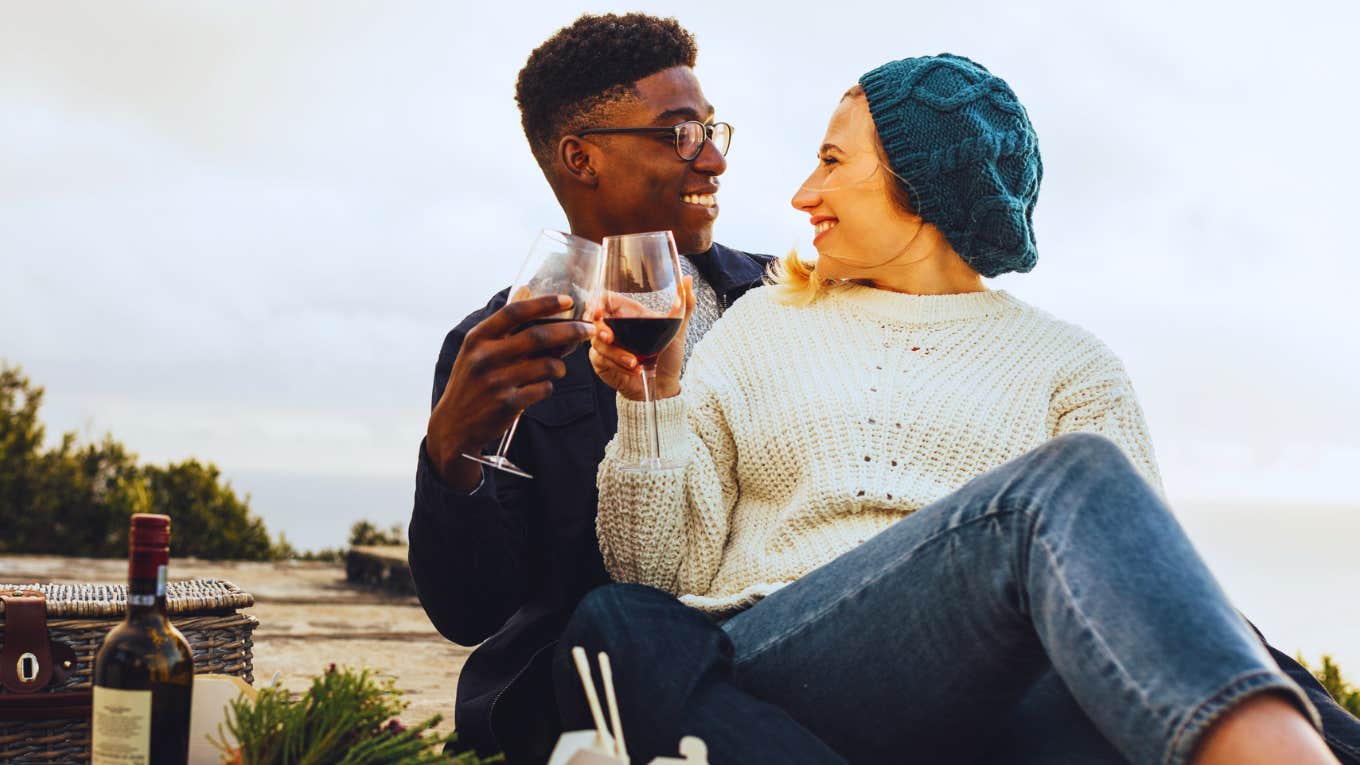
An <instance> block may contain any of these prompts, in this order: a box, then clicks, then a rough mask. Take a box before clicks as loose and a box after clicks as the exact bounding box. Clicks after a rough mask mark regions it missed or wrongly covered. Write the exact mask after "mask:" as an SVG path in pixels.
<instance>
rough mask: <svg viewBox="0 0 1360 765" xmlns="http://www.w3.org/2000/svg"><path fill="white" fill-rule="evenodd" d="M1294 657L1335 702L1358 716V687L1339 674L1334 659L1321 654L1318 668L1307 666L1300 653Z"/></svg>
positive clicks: (1359, 701) (1359, 696) (1359, 697)
mask: <svg viewBox="0 0 1360 765" xmlns="http://www.w3.org/2000/svg"><path fill="white" fill-rule="evenodd" d="M1295 658H1296V659H1298V662H1299V663H1300V664H1302V665H1303V668H1304V669H1306V670H1308V671H1309V672H1312V673H1313V677H1316V678H1317V679H1318V682H1319V683H1322V687H1323V688H1326V689H1327V692H1328V693H1330V694H1331V695H1332V698H1334V699H1336V703H1338V704H1340V705H1341V706H1342V708H1343V709H1345V710H1346V711H1347V712H1350V713H1351V714H1353V715H1355V716H1356V717H1360V689H1357V688H1356V687H1355V686H1353V685H1351V684H1350V683H1349V682H1347V681H1346V679H1345V678H1343V677H1342V676H1341V667H1339V666H1337V663H1336V662H1335V661H1332V657H1331V656H1328V655H1327V654H1323V655H1322V666H1321V667H1320V668H1319V669H1313V668H1312V667H1310V666H1308V662H1306V661H1304V660H1303V655H1302V654H1300V655H1298V656H1296V657H1295Z"/></svg>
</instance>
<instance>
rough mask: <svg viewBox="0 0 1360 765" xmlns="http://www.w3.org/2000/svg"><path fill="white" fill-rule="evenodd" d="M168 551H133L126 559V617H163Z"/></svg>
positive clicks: (168, 561) (164, 611)
mask: <svg viewBox="0 0 1360 765" xmlns="http://www.w3.org/2000/svg"><path fill="white" fill-rule="evenodd" d="M169 559H170V555H169V551H168V550H167V551H160V550H157V551H145V550H134V551H133V553H132V555H131V556H130V557H129V558H128V589H127V593H128V617H129V618H132V617H134V616H136V617H142V616H147V615H160V616H165V613H166V603H165V580H166V570H167V567H168V565H169V563H170V560H169Z"/></svg>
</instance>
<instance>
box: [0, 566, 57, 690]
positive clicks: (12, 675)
mask: <svg viewBox="0 0 1360 765" xmlns="http://www.w3.org/2000/svg"><path fill="white" fill-rule="evenodd" d="M0 601H4V604H5V632H4V636H3V637H4V641H5V643H4V647H3V648H0V685H3V686H4V689H5V690H6V691H9V692H10V693H20V694H29V693H36V692H38V691H40V690H42V689H43V688H46V687H47V683H48V682H49V681H50V680H51V679H52V674H53V670H54V664H53V661H52V642H51V639H50V638H49V637H48V636H47V596H46V595H44V594H43V593H41V592H38V591H37V590H9V591H6V592H0ZM63 674H64V673H63Z"/></svg>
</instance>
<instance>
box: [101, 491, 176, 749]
mask: <svg viewBox="0 0 1360 765" xmlns="http://www.w3.org/2000/svg"><path fill="white" fill-rule="evenodd" d="M169 564H170V517H169V516H167V515H151V514H147V513H138V514H136V515H134V516H132V529H131V531H130V532H129V534H128V606H127V619H125V620H123V623H122V624H119V625H118V626H117V627H114V628H113V629H112V630H111V631H110V632H109V634H108V635H106V636H105V637H104V645H103V646H102V647H101V648H100V649H99V653H98V654H97V655H96V656H95V660H94V710H93V718H92V720H91V726H90V728H91V734H92V736H91V747H90V752H91V760H90V763H91V765H184V763H186V762H188V759H189V703H190V698H191V694H192V690H193V682H194V658H193V653H192V652H190V650H189V642H188V641H187V640H185V639H184V636H183V635H181V634H180V632H179V630H177V629H175V627H174V625H172V624H170V619H169V617H168V616H167V615H166V607H165V577H166V568H167V567H168V566H169Z"/></svg>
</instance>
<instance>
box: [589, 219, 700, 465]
mask: <svg viewBox="0 0 1360 765" xmlns="http://www.w3.org/2000/svg"><path fill="white" fill-rule="evenodd" d="M601 247H602V249H603V259H604V265H603V273H602V274H601V277H600V280H599V297H598V298H597V300H596V301H594V302H595V303H596V305H597V307H598V310H599V311H600V313H601V315H602V317H603V319H604V323H605V326H607V327H609V329H610V331H612V332H613V333H614V344H615V345H617V346H619V347H620V348H623V349H624V350H626V351H628V352H629V353H631V354H633V355H634V356H636V357H637V360H638V363H639V364H640V365H641V366H642V395H643V400H644V401H646V402H648V405H647V423H648V431H649V435H650V436H651V438H650V439H649V440H650V442H651V444H650V445H651V448H650V451H649V454H648V456H647V457H644V458H642V459H640V460H639V461H637V462H635V463H627V464H624V465H622V466H621V467H622V468H623V469H624V470H671V469H675V468H681V467H684V466H685V465H686V464H688V463H687V461H686V460H684V459H682V458H680V457H678V456H667V455H663V454H662V453H661V436H660V432H659V430H658V427H657V418H656V400H655V396H656V365H657V361H658V358H659V357H660V355H661V352H662V351H663V350H665V349H666V346H668V345H670V343H671V341H672V340H673V339H674V338H675V335H676V333H677V332H679V331H680V327H681V325H682V324H684V321H685V301H684V297H683V292H682V290H681V282H680V273H681V272H680V255H679V254H678V252H677V250H676V248H675V238H674V237H673V236H672V235H671V232H669V231H652V232H649V233H645V234H626V235H623V236H607V237H605V238H604V241H603V242H602V243H601Z"/></svg>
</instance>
